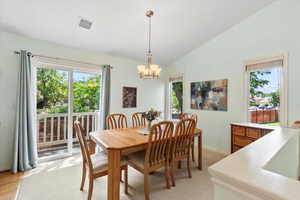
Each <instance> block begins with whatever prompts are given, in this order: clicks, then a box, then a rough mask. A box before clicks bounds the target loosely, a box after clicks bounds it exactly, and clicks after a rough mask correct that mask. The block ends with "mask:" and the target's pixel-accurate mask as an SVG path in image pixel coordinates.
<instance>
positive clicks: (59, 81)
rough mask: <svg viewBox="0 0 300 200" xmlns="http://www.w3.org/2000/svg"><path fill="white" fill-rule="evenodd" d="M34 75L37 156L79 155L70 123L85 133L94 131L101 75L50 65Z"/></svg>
mask: <svg viewBox="0 0 300 200" xmlns="http://www.w3.org/2000/svg"><path fill="white" fill-rule="evenodd" d="M36 72H37V73H36V101H37V146H38V155H39V157H40V158H50V157H53V158H56V157H59V156H66V155H71V154H72V153H76V152H79V145H78V140H77V137H76V134H75V130H74V127H73V124H74V121H75V120H78V121H80V122H81V124H82V126H83V128H84V130H85V132H86V134H88V133H89V132H90V131H93V130H95V129H96V128H97V125H98V119H99V99H100V98H99V96H100V79H101V76H100V75H99V74H92V73H86V72H77V71H72V70H68V69H64V68H58V67H53V68H51V67H49V66H47V67H44V66H37V69H36Z"/></svg>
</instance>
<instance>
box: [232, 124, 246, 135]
mask: <svg viewBox="0 0 300 200" xmlns="http://www.w3.org/2000/svg"><path fill="white" fill-rule="evenodd" d="M232 134H233V135H240V136H245V135H246V128H245V127H241V126H232Z"/></svg>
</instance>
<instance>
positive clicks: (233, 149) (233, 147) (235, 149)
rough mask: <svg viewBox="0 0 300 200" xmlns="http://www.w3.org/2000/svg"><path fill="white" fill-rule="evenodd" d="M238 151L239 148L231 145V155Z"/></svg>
mask: <svg viewBox="0 0 300 200" xmlns="http://www.w3.org/2000/svg"><path fill="white" fill-rule="evenodd" d="M240 149H241V147H239V146H236V145H233V146H232V153H234V152H236V151H238V150H240Z"/></svg>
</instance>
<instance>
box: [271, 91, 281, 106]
mask: <svg viewBox="0 0 300 200" xmlns="http://www.w3.org/2000/svg"><path fill="white" fill-rule="evenodd" d="M270 103H271V104H272V105H273V106H279V103H280V94H279V91H276V92H272V93H271V102H270Z"/></svg>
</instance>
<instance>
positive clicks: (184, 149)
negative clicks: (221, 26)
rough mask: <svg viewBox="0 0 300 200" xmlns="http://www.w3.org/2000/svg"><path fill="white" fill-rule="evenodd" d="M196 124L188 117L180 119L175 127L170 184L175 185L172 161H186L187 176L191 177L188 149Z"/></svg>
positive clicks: (172, 163)
mask: <svg viewBox="0 0 300 200" xmlns="http://www.w3.org/2000/svg"><path fill="white" fill-rule="evenodd" d="M195 126H196V122H195V120H194V119H191V118H188V119H183V120H180V122H178V123H177V125H176V128H175V137H174V139H173V142H172V147H171V157H170V158H171V159H170V171H171V173H170V175H171V180H172V185H173V186H175V179H174V167H173V165H174V163H175V162H178V161H182V160H186V161H187V170H188V176H189V177H190V178H191V177H192V170H191V162H190V157H191V156H190V155H191V154H190V153H191V152H190V151H191V145H192V139H193V133H194V129H195Z"/></svg>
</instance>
